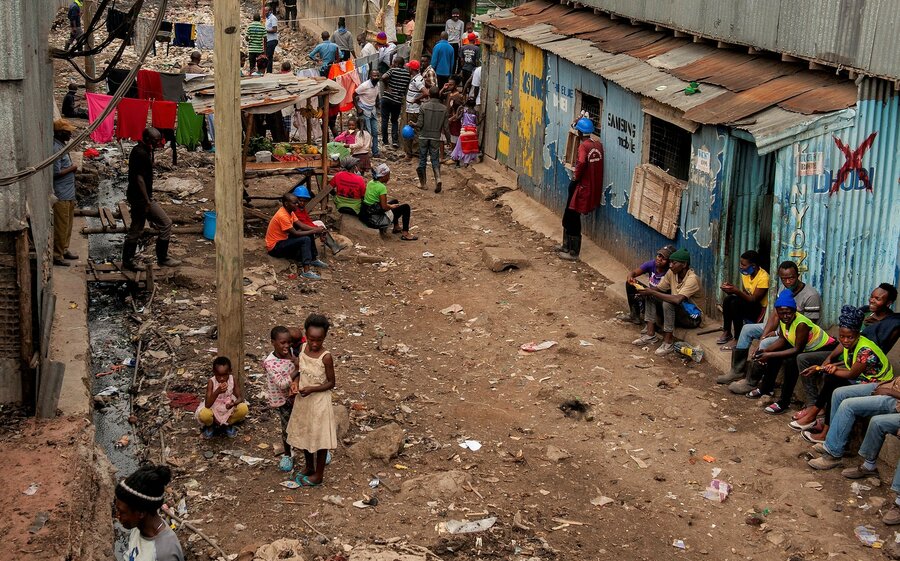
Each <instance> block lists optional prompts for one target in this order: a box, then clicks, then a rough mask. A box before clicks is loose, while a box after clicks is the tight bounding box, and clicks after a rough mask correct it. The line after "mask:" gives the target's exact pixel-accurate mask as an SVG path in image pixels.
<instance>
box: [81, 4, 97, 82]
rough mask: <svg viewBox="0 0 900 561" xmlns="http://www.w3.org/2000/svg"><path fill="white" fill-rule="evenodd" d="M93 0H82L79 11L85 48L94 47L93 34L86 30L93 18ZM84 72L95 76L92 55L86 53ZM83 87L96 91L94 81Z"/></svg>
mask: <svg viewBox="0 0 900 561" xmlns="http://www.w3.org/2000/svg"><path fill="white" fill-rule="evenodd" d="M94 3H95V0H84V11H83V12H82V13H81V16H82V17H81V20H82V21H81V25H82V26H83V28H84V30H85V33H87V49H88V50H90V49H93V48H94V34H93V33H91V32H90V31H89V30H88V26H89V25H90V23H91V20H93V19H94V11H95V7H94ZM84 73H85V74H87V75H88V76H90V77H91V78H93V77H94V76H96V75H97V74H96V72H95V69H94V55H88V56H86V57H84ZM84 87H85V89H86V90H87V91H89V92H95V91H97V84H95V83H94V82H86V83H85V85H84Z"/></svg>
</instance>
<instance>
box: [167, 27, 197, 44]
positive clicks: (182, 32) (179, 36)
mask: <svg viewBox="0 0 900 561" xmlns="http://www.w3.org/2000/svg"><path fill="white" fill-rule="evenodd" d="M194 27H195V26H194V24H193V23H176V24H175V38H174V39H172V45H173V46H175V47H193V46H194V34H195V30H194Z"/></svg>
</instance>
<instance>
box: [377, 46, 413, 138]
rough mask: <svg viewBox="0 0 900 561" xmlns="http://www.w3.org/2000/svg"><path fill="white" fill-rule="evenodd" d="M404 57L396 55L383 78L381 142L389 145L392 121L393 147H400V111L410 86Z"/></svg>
mask: <svg viewBox="0 0 900 561" xmlns="http://www.w3.org/2000/svg"><path fill="white" fill-rule="evenodd" d="M405 62H406V61H404V60H403V57H399V56H397V57H394V60H393V61H391V68H390V70H388V71H387V72H385V73H384V75H383V76H382V78H381V82H382V83H383V84H384V93H383V95H382V96H381V143H382V144H383V145H384V146H387V145H388V123H390V132H391V139H393V147H394V148H399V147H400V128H399V123H398V122H399V120H400V111H401V109H403V101H404V100H405V99H406V90H407V89H408V88H409V81H410V76H409V70H408V69H407V68H406V65H405Z"/></svg>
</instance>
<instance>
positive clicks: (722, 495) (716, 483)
mask: <svg viewBox="0 0 900 561" xmlns="http://www.w3.org/2000/svg"><path fill="white" fill-rule="evenodd" d="M729 493H731V484H729V483H725V482H724V481H722V480H720V479H713V480H712V481H710V482H709V486H708V487H707V488H706V490H705V491H703V498H704V499H708V500H710V501H717V502H720V503H723V502H725V499H727V498H728V494H729Z"/></svg>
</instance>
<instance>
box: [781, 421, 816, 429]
mask: <svg viewBox="0 0 900 561" xmlns="http://www.w3.org/2000/svg"><path fill="white" fill-rule="evenodd" d="M788 426H789V427H791V428H792V429H794V430H797V431H805V430H809V429H811V428H813V427H814V426H816V421H815V419H813V421H812V422H809V423H807V424H805V425H801V424H800V423H799V422H797V421H791V422H790V423H788Z"/></svg>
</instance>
